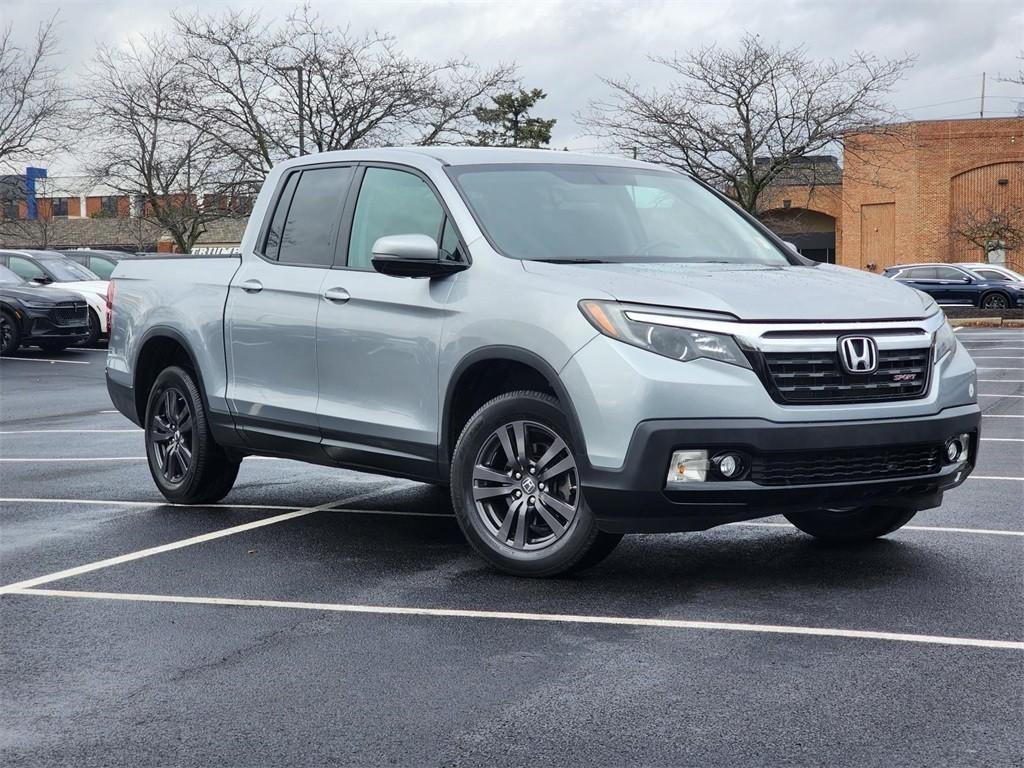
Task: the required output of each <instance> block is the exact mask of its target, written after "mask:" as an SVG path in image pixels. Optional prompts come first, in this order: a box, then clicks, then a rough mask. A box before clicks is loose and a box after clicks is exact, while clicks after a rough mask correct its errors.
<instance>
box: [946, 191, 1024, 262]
mask: <svg viewBox="0 0 1024 768" xmlns="http://www.w3.org/2000/svg"><path fill="white" fill-rule="evenodd" d="M950 236H951V237H952V239H953V241H954V242H956V241H958V240H959V241H966V242H967V243H970V244H971V245H975V246H977V247H978V248H980V249H982V251H983V252H984V253H986V254H987V253H988V252H989V251H993V250H1003V251H1015V250H1017V249H1019V248H1020V247H1021V246H1024V205H1020V204H1017V203H1014V202H1009V201H1008V202H1006V203H1002V204H998V203H996V204H993V203H986V204H982V205H978V206H976V207H974V208H964V209H961V210H959V211H955V212H954V214H953V217H952V222H951V226H950Z"/></svg>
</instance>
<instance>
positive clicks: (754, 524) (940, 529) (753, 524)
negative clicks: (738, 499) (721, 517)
mask: <svg viewBox="0 0 1024 768" xmlns="http://www.w3.org/2000/svg"><path fill="white" fill-rule="evenodd" d="M729 525H737V526H741V527H750V528H789V529H790V530H792V531H794V532H795V531H796V528H794V527H793V526H792V525H791V524H789V523H762V522H760V521H757V520H744V521H743V522H740V523H729ZM900 530H901V531H928V532H930V533H970V534H976V535H979V536H1024V531H1005V530H998V529H995V528H950V527H948V526H942V525H904V526H903V527H902V528H900Z"/></svg>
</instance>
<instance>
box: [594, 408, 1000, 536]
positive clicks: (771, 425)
mask: <svg viewBox="0 0 1024 768" xmlns="http://www.w3.org/2000/svg"><path fill="white" fill-rule="evenodd" d="M980 423H981V412H980V409H979V408H978V406H977V405H966V406H960V407H956V408H947V409H946V410H944V411H942V412H940V413H939V414H937V415H934V416H925V417H914V418H901V419H884V420H869V421H841V422H802V423H787V424H784V423H777V422H770V421H767V420H763V419H659V420H654V421H645V422H641V423H640V424H639V425H638V426H637V428H636V430H635V431H634V433H633V437H632V439H631V441H630V446H629V452H628V454H627V457H626V461H625V463H624V464H623V466H622V468H621V469H618V470H606V469H601V468H595V467H589V468H587V469H586V471H584V473H583V485H584V495H585V496H586V499H587V502H588V503H589V505H590V506H591V508H592V509H593V511H594V513H595V515H596V516H597V519H598V522H599V524H600V527H601V529H602V530H605V531H610V532H617V533H655V532H669V531H696V530H704V529H707V528H712V527H714V526H716V525H722V524H724V523H729V522H735V521H738V520H749V519H753V518H757V517H767V516H769V515H775V514H781V513H783V512H801V511H809V510H814V509H829V508H839V507H856V506H871V505H879V506H893V507H903V508H906V509H928V508H930V507H936V506H938V505H939V504H941V503H942V494H943V493H944V492H945V491H946V490H948V489H950V488H955V487H956V486H958V485H960V484H961V483H962V482H963V481H964V480H965V479H966V478H967V476H968V475H970V473H971V471H972V470H973V469H974V465H975V462H976V461H977V454H978V437H979V425H980ZM960 433H968V434H970V435H971V441H970V449H969V452H968V455H967V458H966V460H964V461H961V462H959V463H957V464H952V465H942V466H941V468H940V469H939V470H938V471H937V472H934V473H932V474H928V475H919V476H909V477H892V478H879V479H869V480H857V481H842V482H816V483H812V484H807V485H793V484H790V485H784V486H779V485H761V484H758V483H755V482H753V481H750V480H733V481H709V482H703V483H693V485H692V487H687V486H685V485H684V486H682V487H679V486H676V487H673V488H672V489H671V490H668V489H666V488H665V477H666V473H667V469H668V463H669V458H670V456H671V454H672V451H673V450H676V449H684V448H708V449H710V450H712V451H713V450H714V449H716V448H718V449H724V448H730V449H739V450H742V451H744V452H746V453H747V454H748V455H750V456H752V457H755V458H756V457H759V456H763V455H779V454H783V453H785V452H807V451H815V452H820V453H821V454H822V455H824V456H827V455H828V453H829V452H830V451H833V452H835V451H848V450H850V449H871V448H878V449H879V450H882V449H891V448H893V447H898V446H904V445H905V446H920V445H933V444H942V443H944V442H945V441H946V440H947V439H949V438H950V437H953V436H954V435H956V434H960Z"/></svg>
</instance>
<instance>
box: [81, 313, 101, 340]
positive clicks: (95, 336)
mask: <svg viewBox="0 0 1024 768" xmlns="http://www.w3.org/2000/svg"><path fill="white" fill-rule="evenodd" d="M101 332H102V331H101V330H100V316H99V315H97V314H96V311H95V310H94V309H93V308H92V307H90V308H89V335H88V336H86V337H85V338H84V339H82V340H81V341H80V342H78V344H79V346H82V347H95V346H96V345H97V344H98V343H99V340H100V333H101Z"/></svg>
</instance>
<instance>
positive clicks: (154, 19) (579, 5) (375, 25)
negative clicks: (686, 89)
mask: <svg viewBox="0 0 1024 768" xmlns="http://www.w3.org/2000/svg"><path fill="white" fill-rule="evenodd" d="M310 4H311V5H312V6H313V8H315V9H316V10H317V11H318V12H319V14H320V15H321V16H322V17H323V18H324V19H325V20H327V21H330V22H335V23H337V24H340V25H345V24H348V25H351V27H352V29H353V30H354V31H364V30H377V31H380V32H386V33H389V34H391V35H394V36H395V38H396V39H397V42H398V44H399V46H400V47H401V48H402V49H404V50H405V51H407V52H409V53H411V54H414V55H416V56H419V57H422V58H437V59H442V58H449V57H451V56H453V55H459V54H465V55H466V56H468V57H469V58H471V59H473V60H474V61H477V62H480V63H482V64H489V63H495V62H498V61H514V62H516V63H517V64H518V65H519V68H520V73H521V75H522V78H523V82H524V85H526V86H527V87H539V88H543V89H544V90H545V91H546V92H547V93H548V98H547V100H546V102H543V104H542V109H539V110H537V114H538V115H539V116H542V117H555V118H557V119H558V124H557V125H556V126H555V130H554V133H553V139H552V145H553V146H558V147H561V146H569V147H570V148H573V149H587V150H589V149H591V148H596V145H597V144H598V142H597V141H596V140H595V139H593V138H590V137H587V136H586V135H584V134H583V132H582V130H581V129H580V127H579V126H578V125H577V124H576V123H575V121H574V120H573V114H574V113H575V112H578V111H580V110H583V109H585V108H586V105H587V102H588V101H589V100H590V99H593V98H599V97H601V96H603V95H604V94H605V93H606V89H605V87H604V85H603V84H602V83H601V81H600V79H599V77H600V76H611V77H620V76H622V75H624V74H630V75H632V76H633V77H635V78H637V79H638V80H640V81H641V82H644V83H648V84H651V85H658V84H662V83H664V82H665V79H666V77H667V76H668V74H667V71H666V70H664V69H663V68H661V67H659V66H657V65H654V64H652V63H651V62H649V61H648V60H647V57H648V56H649V55H670V54H672V53H673V52H675V51H685V50H686V49H688V48H690V47H693V46H696V45H701V44H705V43H710V42H715V43H718V44H720V45H723V46H726V45H729V44H731V43H733V42H734V41H736V40H737V39H738V38H739V37H740V36H741V35H742V34H743V33H744V32H752V33H756V34H759V35H761V36H762V37H763V38H765V39H766V40H769V41H776V40H778V41H781V42H782V43H784V44H786V45H791V44H792V45H796V44H804V45H806V46H807V49H808V51H809V52H810V53H811V54H812V55H813V56H815V57H823V58H824V57H837V58H842V57H845V56H847V55H848V54H849V53H850V52H851V51H853V50H863V51H868V52H872V53H875V54H878V55H886V56H902V55H904V54H905V53H911V54H914V55H916V56H917V57H918V60H917V64H916V65H915V67H914V68H913V70H912V71H911V73H910V76H909V77H908V78H907V79H906V80H905V81H904V82H903V83H901V85H900V86H899V88H898V90H897V91H896V92H895V93H894V94H893V97H892V100H893V104H894V105H895V106H896V107H898V108H900V109H902V110H906V112H907V113H908V114H909V115H910V116H911V117H913V118H915V119H937V118H951V117H968V116H974V115H977V112H978V108H979V95H980V91H981V74H982V72H983V71H984V72H988V73H989V78H988V87H987V100H986V107H985V113H986V116H988V115H993V116H995V115H1003V116H1010V115H1014V114H1016V110H1017V103H1018V101H1020V102H1024V88H1022V87H1020V86H1013V85H1009V84H1006V83H999V82H996V81H995V76H997V75H998V74H1003V75H1007V74H1014V73H1016V72H1018V71H1019V70H1020V69H1021V68H1022V63H1021V62H1020V61H1019V59H1018V56H1019V55H1020V54H1021V51H1022V49H1024V2H1021V0H1009V1H1008V2H1003V1H1002V0H989V1H986V0H974V1H973V2H971V1H969V0H966V1H961V2H906V1H900V0H892V1H890V2H871V1H870V0H846V2H822V0H815V1H814V2H799V1H797V0H775V1H774V2H749V1H748V2H734V1H732V0H719V1H718V2H689V1H687V2H669V1H667V0H665V1H660V0H632V1H631V2H629V1H622V0H614V1H612V0H609V1H607V2H575V1H572V0H564V1H561V2H557V1H555V0H549V1H540V0H533V1H529V0H519V1H518V2H431V1H429V0H420V2H408V1H406V0H390V1H388V0H379V1H378V2H345V1H344V0H335V1H334V2H315V1H314V2H311V3H310ZM293 7H295V4H293V3H286V2H278V3H273V2H269V3H268V2H262V3H261V2H247V1H246V0H231V1H230V2H224V1H222V2H218V1H217V0H207V1H206V2H203V3H201V4H195V5H194V4H189V3H179V2H174V0H142V1H141V2H140V0H104V1H103V2H89V1H87V0H77V1H76V0H64V2H59V3H58V2H48V1H47V0H0V22H2V23H4V24H6V23H11V24H13V26H14V34H15V36H16V37H17V38H19V39H26V38H27V37H28V36H29V35H31V33H32V32H33V30H34V28H35V25H36V24H38V22H39V21H40V20H42V19H44V18H48V17H49V16H50V15H52V14H53V13H55V12H59V15H58V18H59V19H60V32H61V39H62V48H63V52H64V53H63V58H64V61H66V63H67V66H68V67H69V70H71V71H72V72H71V76H72V77H73V72H74V70H75V69H76V68H77V67H78V66H80V65H81V64H82V63H84V62H85V61H87V60H88V58H89V57H90V56H91V55H92V51H93V49H94V47H95V44H96V43H97V42H105V43H108V44H114V45H117V44H120V43H121V42H123V41H124V40H127V39H129V38H130V37H131V36H133V35H138V34H143V33H146V32H149V31H153V30H158V29H161V28H165V27H167V26H168V12H169V11H170V10H171V9H172V8H180V9H182V10H189V9H200V10H203V11H206V12H209V11H216V10H218V9H227V8H242V9H259V10H260V11H261V13H262V14H263V15H264V16H265V17H266V18H274V17H278V18H280V17H283V16H285V15H287V13H288V11H289V9H291V8H293ZM932 105H934V106H932Z"/></svg>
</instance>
